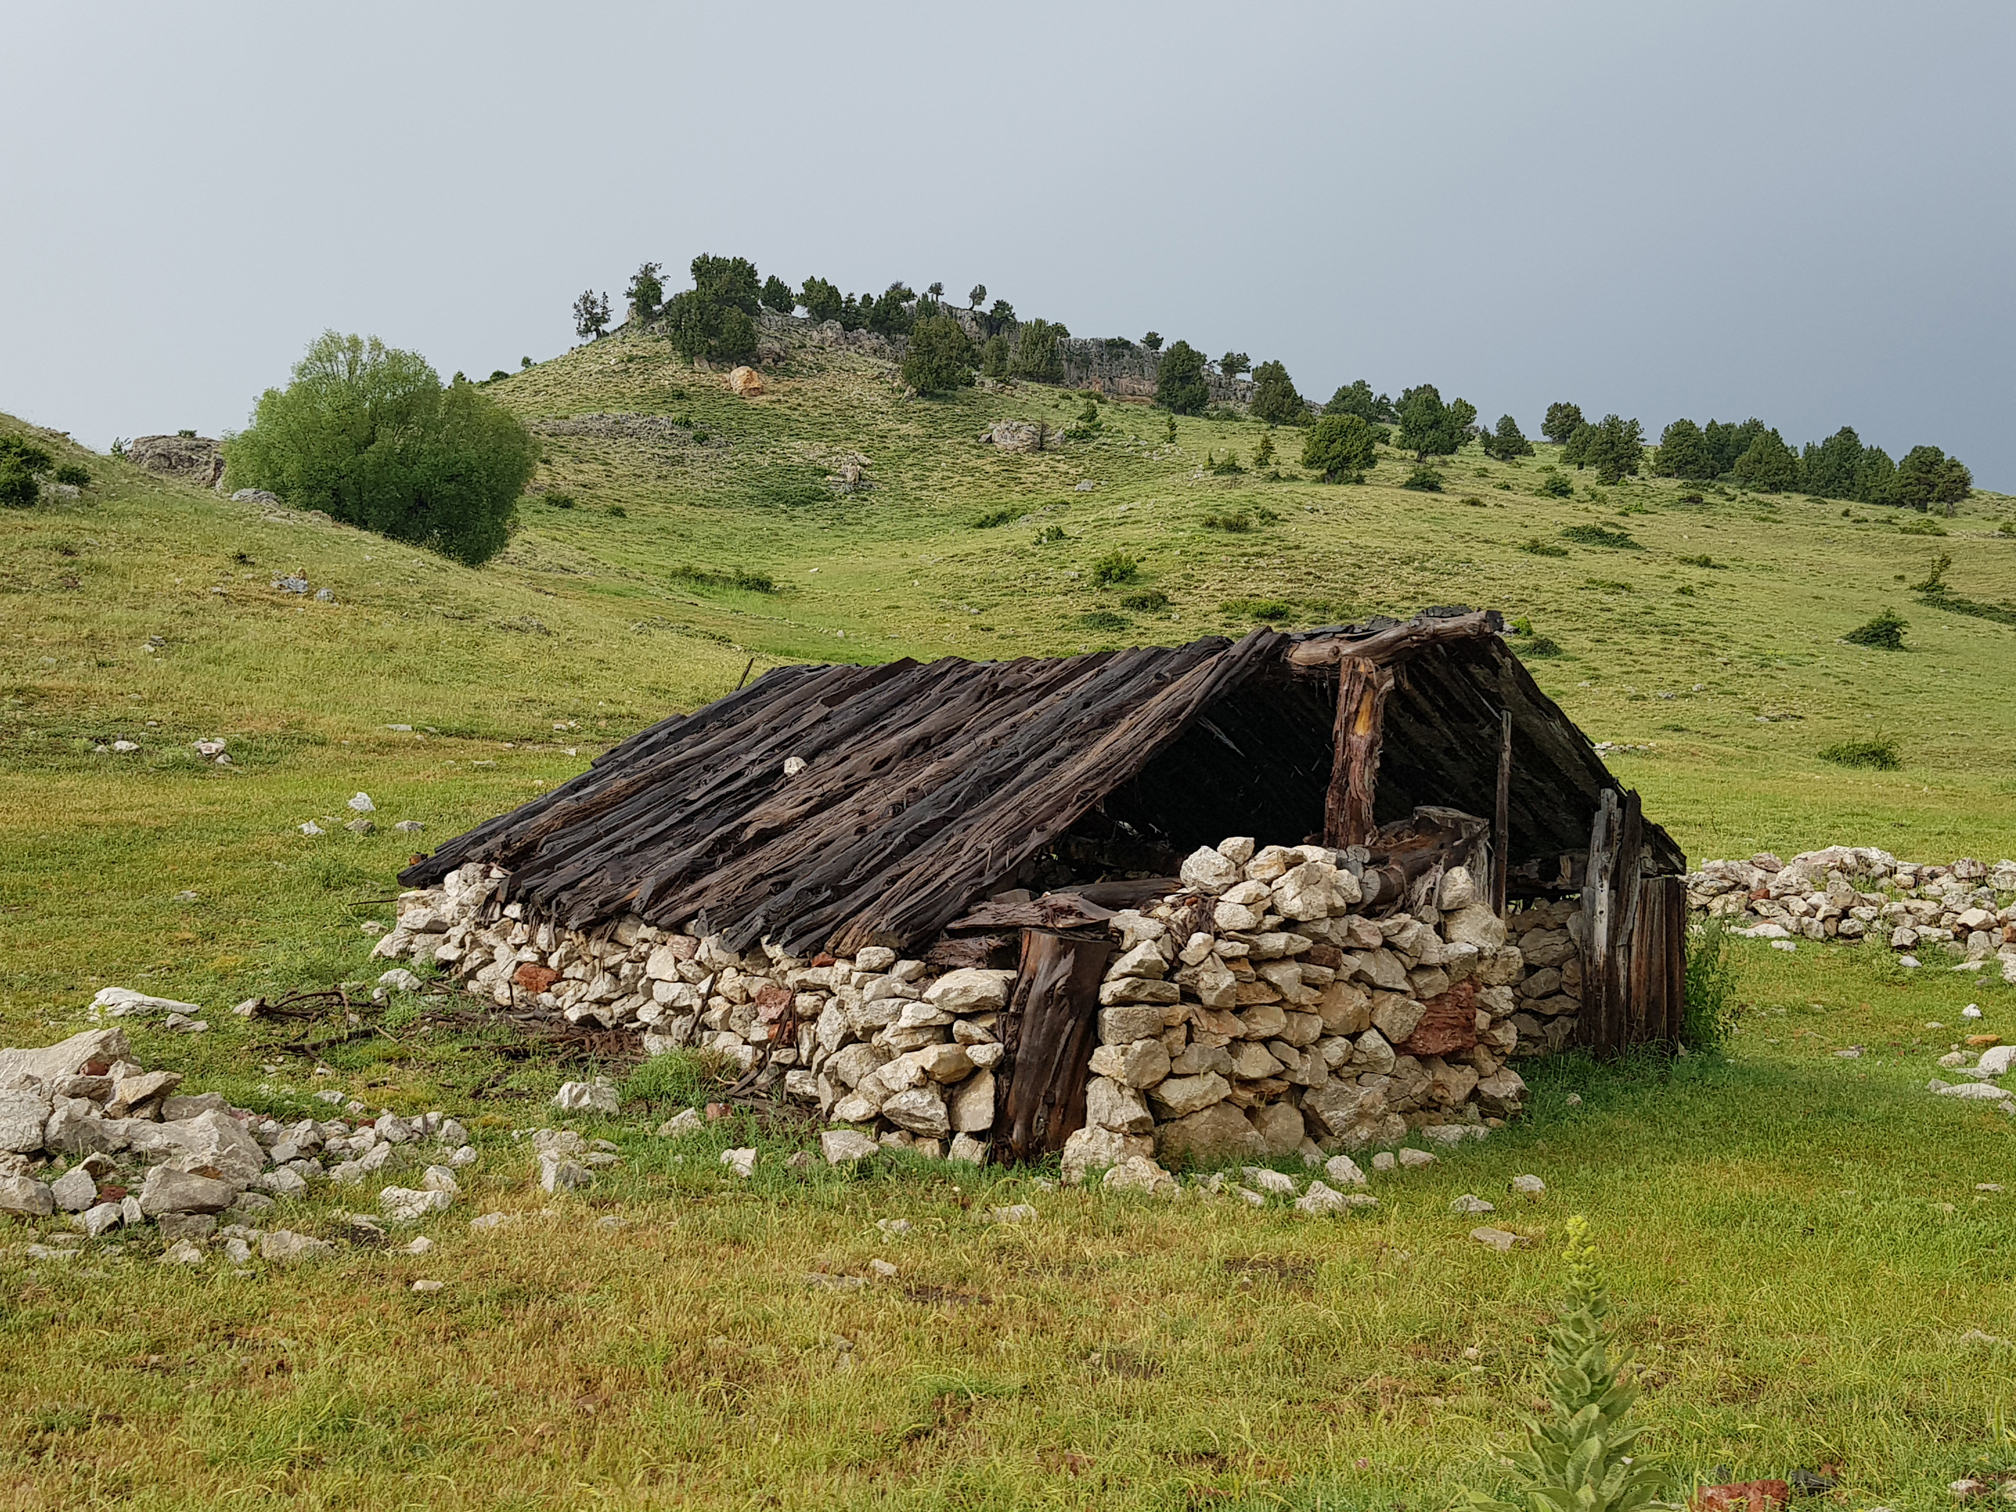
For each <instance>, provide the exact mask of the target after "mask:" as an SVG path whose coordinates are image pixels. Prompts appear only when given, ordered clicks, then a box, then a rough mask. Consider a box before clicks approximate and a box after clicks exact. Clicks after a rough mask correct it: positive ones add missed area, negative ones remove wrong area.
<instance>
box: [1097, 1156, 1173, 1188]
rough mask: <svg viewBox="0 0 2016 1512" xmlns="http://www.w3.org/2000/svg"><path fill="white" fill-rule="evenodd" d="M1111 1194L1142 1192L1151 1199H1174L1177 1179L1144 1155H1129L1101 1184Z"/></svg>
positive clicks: (1108, 1173) (1109, 1171) (1112, 1169)
mask: <svg viewBox="0 0 2016 1512" xmlns="http://www.w3.org/2000/svg"><path fill="white" fill-rule="evenodd" d="M1099 1184H1100V1185H1101V1186H1103V1187H1104V1188H1105V1189H1106V1190H1107V1191H1109V1192H1140V1193H1143V1194H1144V1195H1146V1196H1149V1197H1174V1196H1175V1195H1176V1194H1177V1190H1178V1189H1177V1186H1176V1178H1175V1177H1174V1176H1172V1175H1170V1174H1169V1173H1168V1172H1167V1171H1165V1170H1163V1169H1162V1167H1160V1166H1159V1165H1157V1164H1156V1163H1155V1162H1154V1161H1153V1160H1150V1159H1149V1158H1148V1157H1146V1156H1144V1155H1129V1156H1128V1157H1127V1158H1126V1159H1125V1160H1123V1161H1121V1162H1120V1164H1118V1165H1116V1166H1114V1167H1112V1168H1111V1169H1110V1170H1108V1171H1107V1172H1106V1175H1105V1176H1104V1178H1103V1179H1102V1180H1101V1181H1100V1183H1099Z"/></svg>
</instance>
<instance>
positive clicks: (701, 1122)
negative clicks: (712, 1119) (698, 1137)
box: [658, 1108, 707, 1139]
mask: <svg viewBox="0 0 2016 1512" xmlns="http://www.w3.org/2000/svg"><path fill="white" fill-rule="evenodd" d="M706 1127H707V1120H706V1118H705V1117H704V1116H703V1115H702V1114H701V1112H700V1110H699V1109H698V1108H686V1109H684V1110H682V1111H681V1112H678V1113H675V1114H673V1115H672V1116H671V1117H670V1118H668V1119H666V1120H665V1122H663V1123H662V1124H660V1125H658V1137H659V1138H660V1139H684V1138H686V1137H687V1136H688V1135H690V1134H698V1133H699V1132H700V1131H701V1130H702V1129H705V1128H706Z"/></svg>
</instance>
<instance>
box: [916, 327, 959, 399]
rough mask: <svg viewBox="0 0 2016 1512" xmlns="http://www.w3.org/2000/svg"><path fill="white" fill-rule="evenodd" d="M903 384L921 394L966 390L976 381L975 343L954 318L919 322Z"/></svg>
mask: <svg viewBox="0 0 2016 1512" xmlns="http://www.w3.org/2000/svg"><path fill="white" fill-rule="evenodd" d="M903 381H904V382H905V383H907V384H909V385H910V387H912V388H914V389H915V390H917V392H918V393H920V394H939V393H944V392H945V391H946V390H948V389H955V388H966V387H969V386H971V384H972V382H973V341H972V338H971V337H969V336H968V335H967V334H966V328H965V327H964V326H962V325H961V324H959V322H958V321H957V320H955V319H953V318H952V317H951V316H950V315H932V316H928V317H927V318H925V319H923V320H920V321H918V322H917V324H916V326H915V328H914V329H912V331H911V332H910V345H909V347H908V348H907V349H906V350H905V351H904V353H903Z"/></svg>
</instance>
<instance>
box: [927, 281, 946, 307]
mask: <svg viewBox="0 0 2016 1512" xmlns="http://www.w3.org/2000/svg"><path fill="white" fill-rule="evenodd" d="M924 293H925V295H926V296H927V297H928V298H930V299H932V300H934V301H936V302H937V303H939V304H943V303H944V302H945V283H944V280H943V279H940V280H939V281H937V282H936V283H933V284H932V285H931V286H930V287H929V288H927V289H926V290H925V291H924Z"/></svg>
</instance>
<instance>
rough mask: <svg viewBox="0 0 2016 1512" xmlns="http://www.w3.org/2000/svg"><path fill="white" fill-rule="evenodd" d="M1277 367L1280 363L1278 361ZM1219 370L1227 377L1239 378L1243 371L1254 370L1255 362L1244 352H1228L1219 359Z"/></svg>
mask: <svg viewBox="0 0 2016 1512" xmlns="http://www.w3.org/2000/svg"><path fill="white" fill-rule="evenodd" d="M1275 366H1276V367H1279V366H1280V364H1279V363H1276V364H1275ZM1218 371H1219V372H1221V373H1223V374H1224V375H1225V376H1226V377H1227V378H1232V379H1237V378H1238V377H1239V376H1240V375H1241V374H1243V373H1250V372H1252V371H1253V362H1252V359H1251V358H1249V357H1248V356H1247V355H1246V354H1245V353H1244V352H1227V353H1226V354H1225V355H1224V356H1223V357H1220V358H1219V359H1218Z"/></svg>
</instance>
